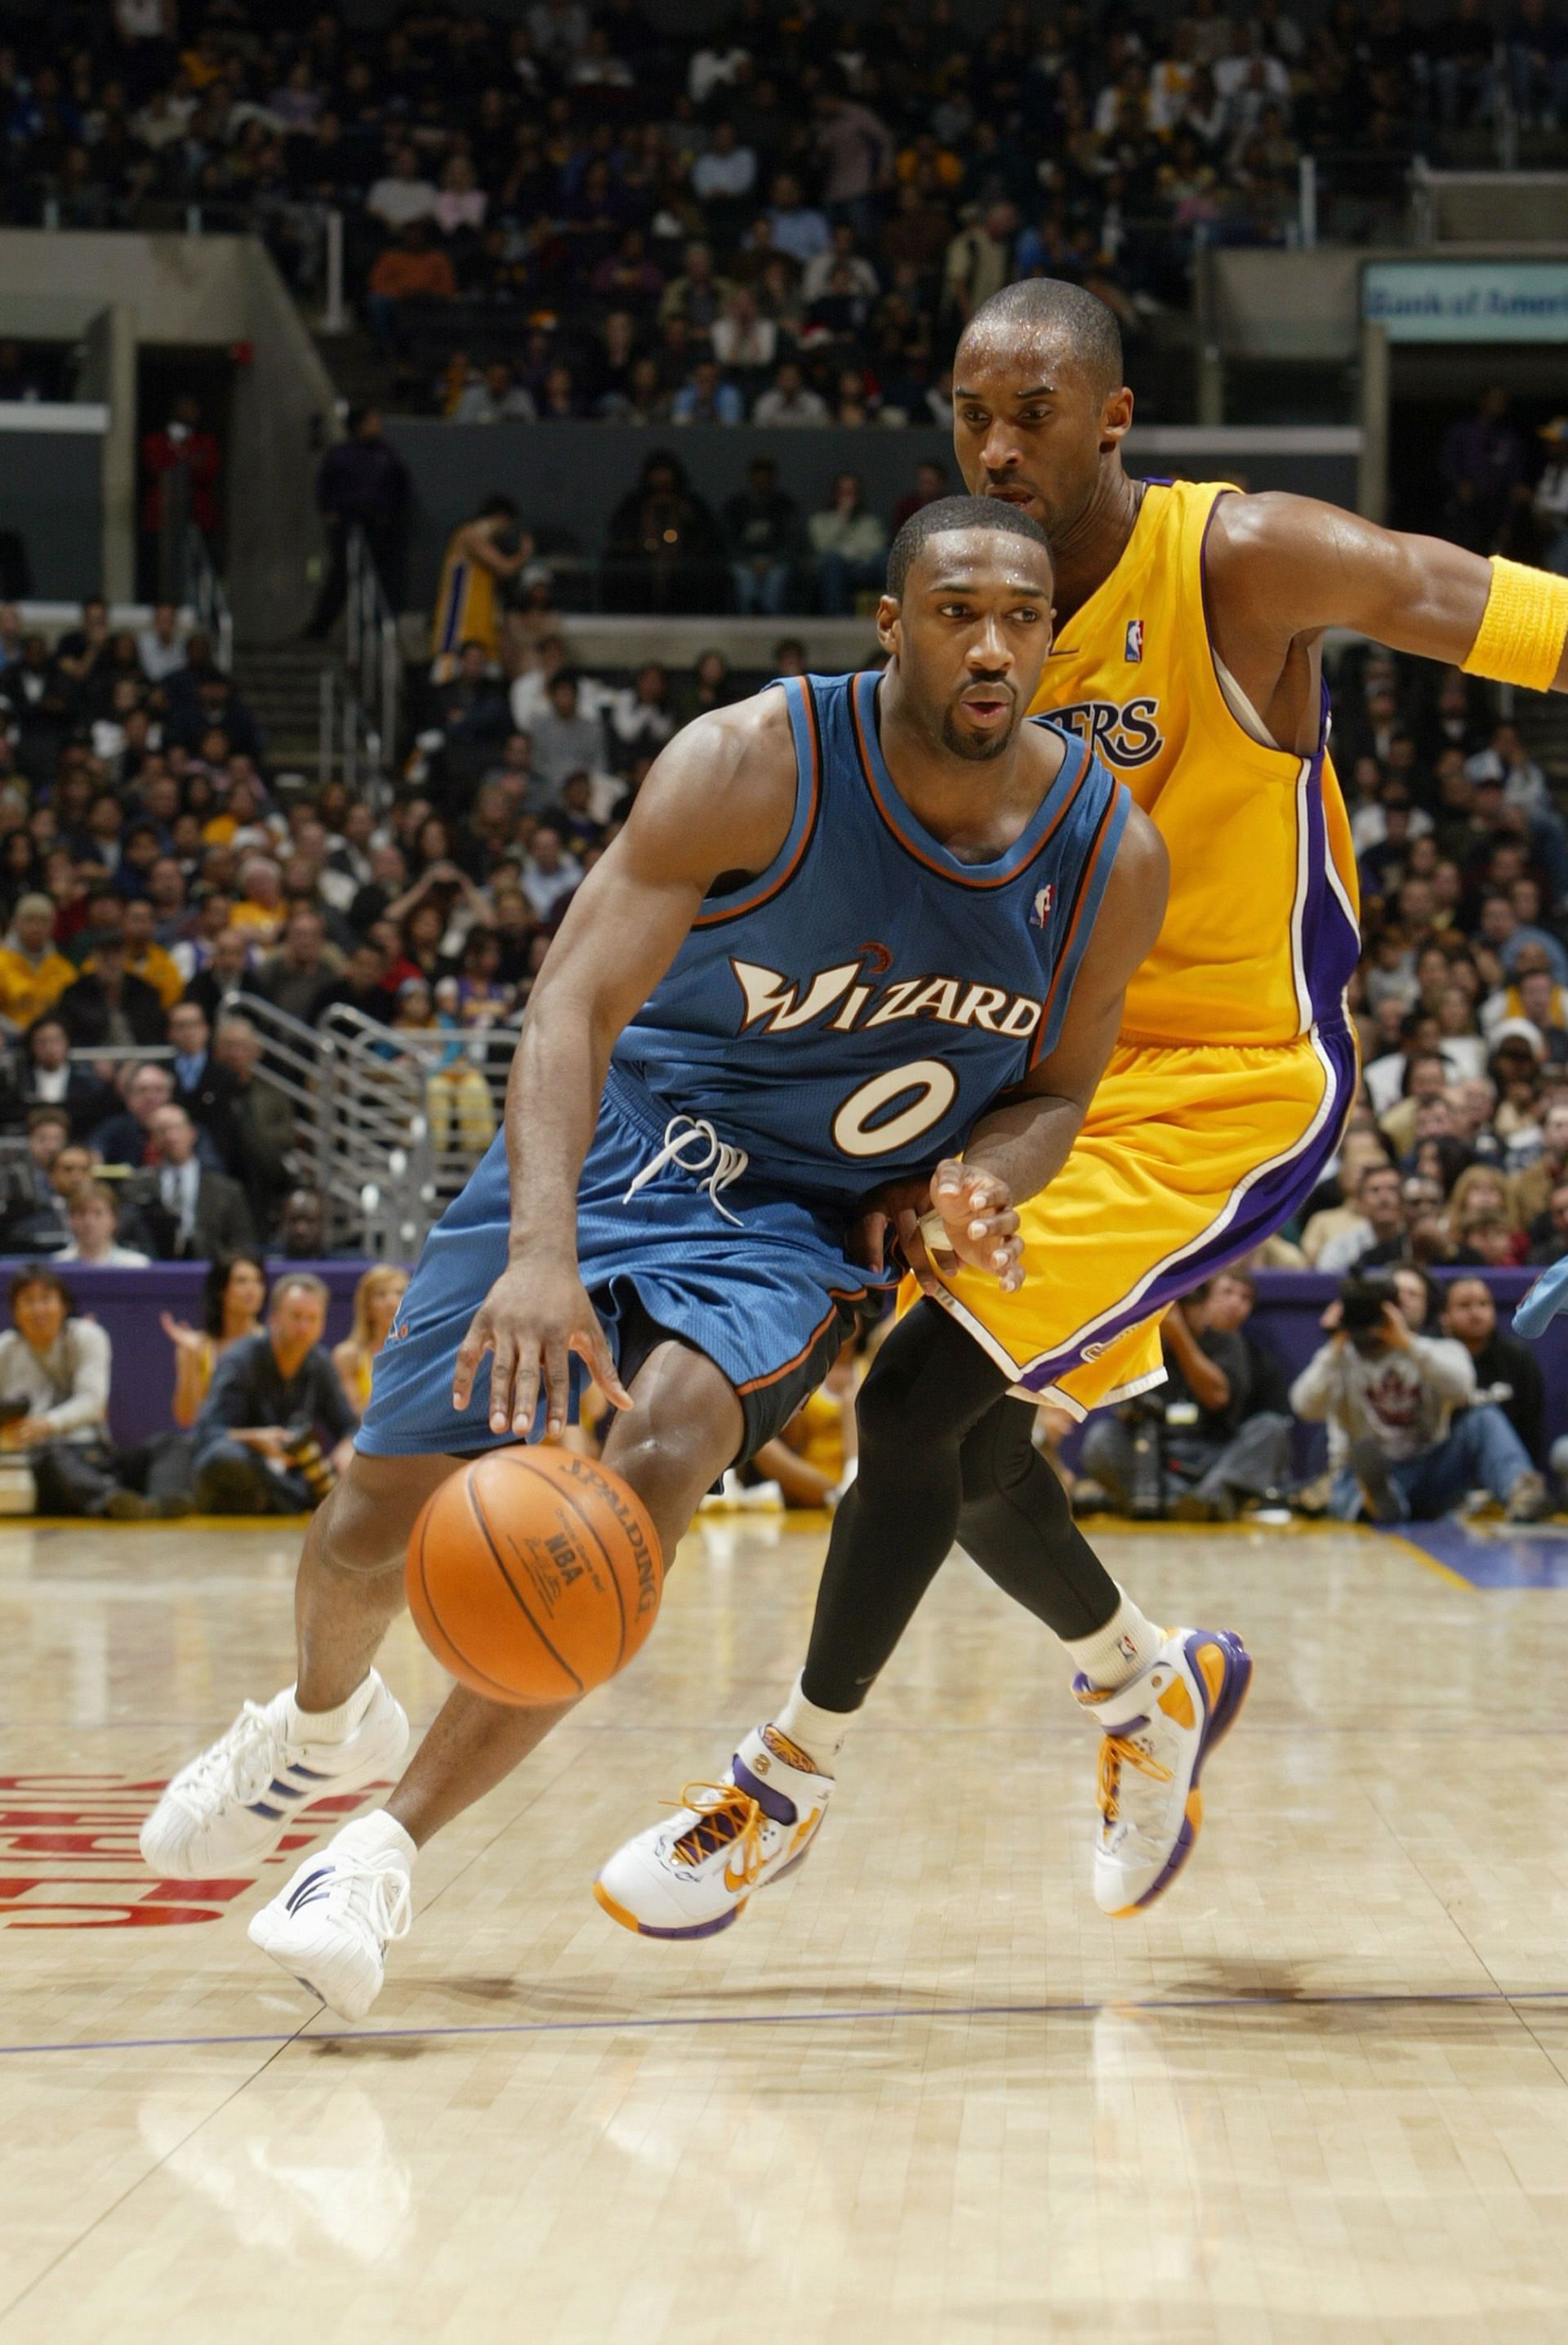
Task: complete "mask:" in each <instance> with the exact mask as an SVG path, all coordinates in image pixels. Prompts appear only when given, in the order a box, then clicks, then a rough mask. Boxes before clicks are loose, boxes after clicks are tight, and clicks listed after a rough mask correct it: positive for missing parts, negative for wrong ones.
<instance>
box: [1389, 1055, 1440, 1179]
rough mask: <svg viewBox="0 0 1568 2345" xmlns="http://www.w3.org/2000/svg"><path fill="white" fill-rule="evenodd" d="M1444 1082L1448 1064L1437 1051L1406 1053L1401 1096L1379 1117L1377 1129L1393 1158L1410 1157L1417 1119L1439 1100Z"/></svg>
mask: <svg viewBox="0 0 1568 2345" xmlns="http://www.w3.org/2000/svg"><path fill="white" fill-rule="evenodd" d="M1448 1079H1449V1077H1448V1062H1447V1061H1446V1060H1445V1059H1444V1057H1443V1055H1442V1051H1440V1050H1431V1051H1415V1050H1412V1051H1407V1052H1406V1054H1405V1068H1404V1081H1403V1083H1402V1084H1401V1096H1400V1098H1399V1099H1398V1100H1397V1101H1395V1103H1394V1105H1393V1106H1392V1107H1391V1108H1390V1109H1389V1111H1388V1112H1387V1114H1386V1115H1383V1116H1381V1117H1380V1118H1379V1128H1380V1129H1381V1132H1382V1135H1383V1137H1384V1139H1385V1140H1386V1141H1387V1142H1388V1144H1389V1146H1390V1148H1391V1150H1392V1151H1393V1152H1394V1154H1395V1155H1396V1156H1408V1155H1409V1154H1410V1152H1411V1148H1412V1147H1413V1146H1414V1145H1415V1133H1416V1119H1417V1117H1418V1116H1419V1114H1420V1113H1421V1109H1422V1108H1423V1107H1425V1106H1426V1105H1427V1104H1428V1102H1429V1101H1431V1100H1438V1099H1441V1098H1442V1095H1443V1093H1444V1091H1446V1090H1447V1088H1448Z"/></svg>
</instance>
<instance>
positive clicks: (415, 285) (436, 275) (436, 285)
mask: <svg viewBox="0 0 1568 2345" xmlns="http://www.w3.org/2000/svg"><path fill="white" fill-rule="evenodd" d="M457 289H458V280H457V276H456V272H455V271H454V269H453V268H452V264H451V262H450V259H448V257H447V255H446V254H445V253H444V252H442V251H440V250H439V249H438V248H437V247H436V246H435V245H434V244H433V243H432V242H431V239H430V229H429V228H427V227H426V226H425V225H424V223H423V222H422V221H420V220H415V221H412V222H410V225H409V226H408V227H407V228H404V229H403V231H402V233H401V234H400V237H399V239H398V240H397V242H396V244H393V245H389V246H388V248H387V249H386V251H385V252H383V253H382V254H381V255H380V257H379V259H378V260H377V262H376V264H375V266H374V268H373V269H371V271H370V279H369V294H368V297H367V299H366V303H365V313H366V318H367V320H368V322H369V328H370V331H371V333H372V334H373V335H374V337H375V340H376V344H377V347H378V349H379V350H381V351H383V352H384V353H386V354H388V355H391V354H393V353H395V352H397V351H398V350H400V348H401V340H400V320H399V312H400V310H401V308H402V306H403V304H404V303H405V302H408V301H450V300H454V299H456V297H457Z"/></svg>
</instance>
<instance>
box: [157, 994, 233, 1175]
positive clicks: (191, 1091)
mask: <svg viewBox="0 0 1568 2345" xmlns="http://www.w3.org/2000/svg"><path fill="white" fill-rule="evenodd" d="M168 1039H169V1041H170V1043H171V1044H172V1045H173V1049H174V1058H173V1060H172V1061H171V1071H172V1073H173V1075H174V1086H175V1087H174V1102H175V1105H176V1106H177V1107H181V1108H183V1109H184V1110H185V1112H186V1113H187V1115H188V1116H189V1118H190V1120H191V1122H193V1123H195V1124H196V1125H197V1126H198V1127H199V1128H200V1129H201V1130H202V1131H203V1132H206V1133H207V1136H208V1138H209V1139H210V1140H211V1142H212V1144H213V1147H214V1148H215V1149H216V1151H217V1154H218V1156H219V1158H220V1159H221V1160H222V1162H223V1163H224V1164H225V1165H226V1166H228V1167H232V1166H233V1165H234V1163H235V1162H236V1161H237V1159H238V1133H237V1132H236V1130H235V1124H234V1106H235V1101H236V1098H237V1097H238V1090H239V1086H238V1081H236V1079H235V1077H234V1076H233V1075H232V1074H231V1073H230V1072H229V1071H228V1068H227V1067H221V1066H219V1065H218V1064H217V1061H215V1059H214V1058H213V1056H212V1048H211V1045H212V1029H211V1027H210V1026H209V1024H208V1023H207V1018H206V1015H205V1013H204V1012H203V1010H202V1009H201V1006H200V1004H199V1003H198V1002H195V1001H177V1002H176V1004H175V1006H174V1008H173V1009H172V1010H170V1011H169V1016H168Z"/></svg>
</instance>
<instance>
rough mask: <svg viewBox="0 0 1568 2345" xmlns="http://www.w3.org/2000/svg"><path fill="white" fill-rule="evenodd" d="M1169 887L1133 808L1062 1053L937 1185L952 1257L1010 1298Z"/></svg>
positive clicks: (1158, 850) (1151, 837)
mask: <svg viewBox="0 0 1568 2345" xmlns="http://www.w3.org/2000/svg"><path fill="white" fill-rule="evenodd" d="M1169 884H1170V858H1169V857H1168V855H1167V853H1166V848H1165V841H1164V839H1163V838H1161V837H1160V835H1159V833H1158V830H1157V829H1156V828H1155V827H1154V825H1153V823H1152V822H1151V821H1150V820H1149V818H1148V816H1147V815H1146V814H1145V813H1143V812H1142V810H1141V808H1139V807H1132V808H1131V809H1130V811H1129V813H1128V819H1127V826H1126V828H1125V829H1124V830H1123V832H1122V835H1121V838H1120V841H1119V842H1118V847H1117V852H1116V860H1115V862H1114V863H1113V864H1112V866H1111V869H1110V877H1109V878H1108V880H1107V882H1106V889H1105V894H1104V896H1103V898H1101V901H1100V909H1099V917H1098V919H1097V920H1096V922H1095V928H1094V934H1093V935H1092V937H1091V938H1090V939H1089V942H1088V949H1087V951H1086V952H1085V954H1084V957H1083V960H1082V963H1081V965H1080V967H1079V969H1078V973H1077V980H1076V981H1075V983H1074V986H1073V992H1072V1000H1071V1001H1070V1002H1069V1003H1068V1005H1067V1017H1066V1018H1065V1020H1063V1023H1062V1030H1061V1032H1060V1034H1059V1035H1058V1036H1057V1046H1056V1048H1055V1050H1054V1051H1052V1052H1051V1054H1050V1056H1049V1057H1048V1058H1046V1059H1042V1060H1041V1061H1040V1062H1039V1064H1038V1066H1037V1067H1036V1068H1035V1069H1034V1070H1033V1071H1032V1072H1031V1073H1030V1075H1029V1078H1028V1080H1027V1082H1026V1083H1025V1084H1024V1085H1023V1086H1022V1088H1021V1089H1020V1091H1017V1093H1016V1094H1015V1095H1014V1097H1013V1098H1012V1099H1010V1100H1009V1101H1007V1104H1006V1105H1005V1106H1002V1107H997V1108H993V1109H992V1110H991V1112H989V1114H987V1115H983V1116H982V1117H981V1118H980V1120H979V1122H977V1123H976V1126H975V1129H974V1131H973V1132H971V1134H970V1136H969V1141H968V1144H967V1146H966V1149H965V1151H964V1155H963V1159H962V1162H959V1161H957V1160H954V1159H949V1160H948V1161H946V1162H944V1163H942V1164H939V1165H938V1166H937V1168H936V1173H934V1174H933V1176H932V1181H931V1206H932V1211H933V1212H934V1213H936V1215H938V1216H939V1218H940V1220H941V1222H942V1223H943V1226H944V1231H945V1233H946V1241H947V1247H946V1250H947V1251H948V1252H949V1253H950V1254H956V1255H957V1256H958V1258H959V1259H960V1260H962V1261H965V1262H967V1263H969V1264H972V1265H973V1266H974V1267H975V1268H976V1269H979V1270H988V1271H992V1272H994V1273H995V1274H996V1276H997V1277H998V1278H999V1279H1000V1281H1001V1284H1002V1285H1003V1286H1004V1288H1006V1289H1007V1291H1008V1292H1011V1291H1012V1290H1014V1289H1015V1288H1017V1287H1018V1286H1021V1285H1022V1284H1023V1260H1022V1256H1023V1246H1022V1242H1021V1240H1020V1239H1019V1238H1018V1235H1017V1227H1018V1223H1017V1213H1016V1211H1015V1210H1014V1209H1015V1208H1016V1207H1017V1206H1018V1205H1021V1204H1022V1203H1024V1202H1025V1200H1026V1199H1027V1198H1029V1197H1033V1196H1035V1195H1036V1194H1037V1193H1038V1192H1039V1191H1040V1190H1041V1189H1044V1188H1045V1187H1046V1186H1047V1184H1048V1183H1050V1182H1051V1181H1053V1180H1055V1178H1056V1176H1057V1173H1059V1172H1060V1171H1061V1169H1062V1166H1063V1165H1064V1164H1065V1163H1066V1162H1067V1153H1068V1151H1069V1150H1070V1149H1071V1147H1072V1144H1073V1142H1074V1141H1075V1140H1076V1139H1077V1134H1078V1130H1079V1127H1080V1126H1081V1124H1082V1122H1083V1120H1084V1116H1085V1113H1086V1112H1087V1108H1088V1103H1089V1101H1090V1100H1091V1099H1092V1098H1093V1097H1094V1094H1095V1090H1096V1087H1097V1085H1098V1082H1099V1079H1100V1077H1101V1076H1102V1075H1103V1074H1104V1072H1105V1071H1106V1065H1107V1062H1108V1060H1109V1058H1110V1054H1111V1051H1113V1050H1114V1048H1115V1047H1116V1038H1117V1035H1118V1031H1119V1030H1120V1027H1121V1013H1122V1003H1123V1000H1124V999H1125V997H1126V994H1127V988H1128V979H1129V978H1130V977H1131V975H1132V973H1133V971H1134V969H1137V967H1138V963H1139V962H1140V961H1141V960H1143V959H1145V957H1146V956H1147V955H1148V952H1149V951H1150V950H1151V949H1152V948H1153V945H1154V941H1155V939H1156V938H1157V937H1158V934H1159V927H1160V922H1161V921H1162V920H1163V919H1164V918H1165V900H1166V895H1167V892H1168V888H1169Z"/></svg>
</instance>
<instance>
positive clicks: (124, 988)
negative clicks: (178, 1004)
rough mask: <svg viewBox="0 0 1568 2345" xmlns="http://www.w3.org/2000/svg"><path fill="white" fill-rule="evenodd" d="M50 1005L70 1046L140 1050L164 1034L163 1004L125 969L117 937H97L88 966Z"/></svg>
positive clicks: (122, 945) (121, 944) (123, 952)
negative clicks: (96, 944)
mask: <svg viewBox="0 0 1568 2345" xmlns="http://www.w3.org/2000/svg"><path fill="white" fill-rule="evenodd" d="M55 1006H56V1010H58V1012H59V1016H60V1019H61V1020H62V1022H63V1024H64V1026H65V1028H66V1032H67V1034H69V1036H70V1038H71V1047H72V1049H73V1050H101V1049H104V1048H105V1047H112V1048H116V1049H120V1050H125V1049H128V1048H136V1047H139V1048H141V1049H143V1050H146V1049H147V1048H149V1047H151V1046H152V1045H154V1044H157V1043H159V1042H161V1041H163V1039H164V1031H165V1020H164V1012H163V1004H162V1003H161V1002H160V1000H158V997H157V991H156V990H155V989H154V988H153V987H152V986H150V985H148V984H147V982H146V980H144V979H142V978H139V977H133V976H132V975H131V973H130V972H129V970H128V969H126V940H125V939H124V937H123V936H112V935H110V936H105V937H104V938H103V939H101V940H100V942H99V944H98V947H97V949H96V952H95V953H94V954H93V955H92V958H91V964H90V966H89V967H87V968H86V969H84V971H83V973H82V975H81V976H80V977H78V978H77V979H76V981H75V982H74V983H73V984H71V985H67V986H66V989H65V990H64V991H63V992H62V993H61V994H60V996H59V997H58V1000H56V1005H55Z"/></svg>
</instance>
